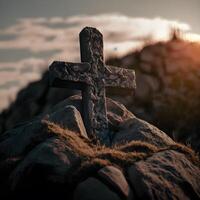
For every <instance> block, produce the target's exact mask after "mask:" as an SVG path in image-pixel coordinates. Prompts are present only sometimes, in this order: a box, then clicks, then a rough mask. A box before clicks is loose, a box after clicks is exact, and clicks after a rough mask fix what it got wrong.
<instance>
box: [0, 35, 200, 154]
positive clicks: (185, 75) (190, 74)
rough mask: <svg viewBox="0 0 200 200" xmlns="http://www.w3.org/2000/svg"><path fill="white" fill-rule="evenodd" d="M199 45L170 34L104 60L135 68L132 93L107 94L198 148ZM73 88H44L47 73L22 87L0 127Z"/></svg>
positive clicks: (44, 108)
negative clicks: (134, 82)
mask: <svg viewBox="0 0 200 200" xmlns="http://www.w3.org/2000/svg"><path fill="white" fill-rule="evenodd" d="M199 55H200V44H198V43H191V42H188V41H183V40H180V39H179V38H177V37H173V38H172V39H171V40H170V41H168V42H159V43H156V44H149V45H147V46H145V47H144V48H143V49H142V50H141V51H138V52H132V53H130V54H129V55H127V56H125V57H123V58H112V59H110V60H108V61H107V63H108V64H112V65H116V66H120V67H128V68H133V69H134V70H135V71H136V79H137V89H136V94H135V96H134V97H133V96H128V95H127V96H126V93H123V91H122V94H123V97H121V96H116V94H115V89H108V90H107V96H109V97H111V98H113V99H116V100H118V101H120V102H121V103H123V104H124V105H126V107H127V108H128V109H129V110H130V111H132V112H133V113H134V114H135V115H136V116H138V117H141V118H142V119H144V120H147V121H148V122H151V123H153V124H154V125H156V126H157V127H159V128H160V129H161V130H163V131H165V132H166V133H167V134H168V135H169V136H170V137H172V138H173V139H175V140H176V141H178V142H183V143H185V144H187V145H188V144H189V145H191V146H192V147H193V148H194V149H195V150H196V151H199V152H200V125H199V119H200V111H199V108H200V57H199ZM77 93H78V91H77V92H74V91H71V90H67V89H56V88H49V87H48V72H46V73H45V74H44V75H43V77H42V79H41V80H40V81H37V82H33V83H31V84H29V85H28V86H27V87H26V88H24V89H23V90H21V91H20V92H19V94H18V96H17V99H16V101H15V102H14V103H13V104H12V105H10V107H9V108H8V109H6V110H4V112H2V113H1V115H0V131H1V133H3V132H4V131H5V130H8V129H10V128H13V127H14V126H15V125H16V124H17V123H21V122H24V121H26V120H30V119H32V117H33V116H36V115H38V114H40V113H45V112H47V111H48V110H49V108H51V107H52V106H53V105H55V104H57V103H58V102H60V101H61V100H63V99H65V98H66V97H68V96H71V95H73V94H77Z"/></svg>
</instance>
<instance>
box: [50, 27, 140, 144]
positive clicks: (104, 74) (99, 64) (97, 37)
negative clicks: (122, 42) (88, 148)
mask: <svg viewBox="0 0 200 200" xmlns="http://www.w3.org/2000/svg"><path fill="white" fill-rule="evenodd" d="M79 39H80V50H81V63H71V62H60V61H54V62H53V63H52V64H51V65H50V67H49V74H50V85H51V86H56V87H67V88H71V89H79V90H81V91H82V110H83V112H82V117H83V121H84V124H85V127H86V131H87V133H88V135H89V136H90V137H95V138H96V139H98V140H99V141H100V142H101V143H104V144H105V143H108V142H109V141H108V140H109V135H108V118H107V114H106V112H107V108H106V95H105V87H108V86H110V87H121V88H128V89H135V85H136V84H135V72H134V71H133V70H129V69H124V68H118V67H111V66H106V65H105V63H104V59H103V36H102V34H101V33H100V32H99V31H98V30H97V29H95V28H90V27H85V28H84V29H83V30H82V31H81V32H80V35H79Z"/></svg>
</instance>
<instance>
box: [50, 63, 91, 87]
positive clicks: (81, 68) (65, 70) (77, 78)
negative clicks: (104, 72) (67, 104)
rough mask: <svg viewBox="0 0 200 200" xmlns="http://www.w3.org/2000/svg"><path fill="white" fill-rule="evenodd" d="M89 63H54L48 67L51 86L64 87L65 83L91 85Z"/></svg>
mask: <svg viewBox="0 0 200 200" xmlns="http://www.w3.org/2000/svg"><path fill="white" fill-rule="evenodd" d="M89 70H90V64H89V63H70V62H60V61H54V62H53V63H52V64H51V65H50V67H49V80H50V85H51V86H55V85H56V86H58V87H64V83H65V82H75V83H76V82H77V83H86V84H88V85H90V84H92V82H91V78H90V77H91V76H90V75H89Z"/></svg>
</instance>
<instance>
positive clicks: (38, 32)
mask: <svg viewBox="0 0 200 200" xmlns="http://www.w3.org/2000/svg"><path fill="white" fill-rule="evenodd" d="M85 26H93V27H96V28H98V29H99V30H100V31H101V32H102V33H103V36H104V47H105V49H104V50H105V57H109V56H115V55H117V56H122V55H124V54H126V53H127V52H129V51H130V50H134V49H138V48H141V47H142V46H143V45H144V44H145V42H146V41H148V40H152V41H158V40H167V39H169V36H170V33H171V29H172V28H173V27H175V28H178V29H180V30H181V31H183V32H188V31H189V30H190V26H189V25H188V24H185V23H181V22H177V21H170V20H166V19H162V18H154V19H148V18H133V17H128V16H124V15H121V14H117V13H115V14H101V15H96V16H88V15H82V16H72V17H68V18H64V17H51V18H43V17H40V18H24V19H19V20H18V21H17V23H16V24H14V25H12V26H10V27H7V28H4V29H0V36H11V37H10V38H8V39H3V40H0V51H1V50H2V51H3V50H9V49H10V50H12V52H13V50H16V51H19V50H26V51H28V52H30V54H31V56H30V57H24V58H21V60H19V61H17V62H14V61H12V55H9V58H10V61H9V62H0V80H1V82H2V84H6V81H10V79H15V80H18V81H19V86H18V90H19V89H20V88H21V87H22V86H24V85H25V84H27V83H28V82H30V81H32V80H35V79H38V78H39V77H40V74H41V71H43V70H44V69H46V68H47V66H48V65H49V64H50V63H51V62H52V61H53V60H66V61H79V60H80V55H79V42H78V34H79V32H80V30H81V29H82V28H83V27H85ZM192 36H193V38H198V36H197V35H195V34H190V37H192ZM49 51H52V52H53V53H52V54H51V55H50V56H49V57H47V58H45V59H44V58H43V57H42V55H43V53H44V52H49ZM36 53H37V55H38V54H41V57H39V58H38V57H34V55H35V54H36ZM13 67H14V68H15V70H13V71H12V72H11V71H9V70H8V71H7V72H6V73H7V75H6V76H5V72H4V71H3V69H6V68H9V69H12V68H13ZM9 73H10V76H9ZM22 77H23V78H22ZM4 81H5V83H4ZM7 85H8V84H7ZM14 91H15V92H13V95H15V94H16V91H17V90H16V89H15V90H14ZM7 94H8V97H9V95H10V94H11V93H10V92H9V91H8V92H7ZM2 95H4V99H5V90H3V89H2V87H1V85H0V99H1V97H2ZM9 98H10V97H9ZM12 98H13V97H12ZM0 107H2V106H1V102H0Z"/></svg>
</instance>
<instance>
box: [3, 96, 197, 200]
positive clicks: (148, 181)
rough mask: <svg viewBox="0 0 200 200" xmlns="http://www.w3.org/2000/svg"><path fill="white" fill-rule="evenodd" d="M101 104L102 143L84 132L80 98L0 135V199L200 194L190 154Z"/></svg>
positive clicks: (124, 111)
mask: <svg viewBox="0 0 200 200" xmlns="http://www.w3.org/2000/svg"><path fill="white" fill-rule="evenodd" d="M107 106H108V119H109V127H110V129H109V130H110V135H111V138H112V145H111V146H108V147H105V146H101V145H99V144H98V143H97V144H95V143H92V141H91V140H90V138H89V137H88V136H87V133H86V131H85V128H84V125H83V122H82V117H81V114H82V113H81V112H82V111H81V98H80V96H73V97H71V98H68V99H66V100H65V101H63V102H61V103H59V104H58V105H56V106H55V107H53V108H51V109H48V110H47V111H46V112H44V113H43V114H41V115H39V116H37V117H36V118H34V119H32V120H31V121H29V122H27V123H24V124H21V125H19V126H17V127H15V128H14V129H11V130H9V131H7V132H6V133H4V134H2V135H1V137H0V175H1V180H0V187H1V189H2V190H1V192H0V197H1V199H5V198H8V197H9V198H13V199H16V198H20V199H27V198H28V199H41V198H45V199H75V200H78V199H85V200H86V199H87V200H89V199H91V200H92V199H95V200H98V199H108V200H111V199H112V200H115V199H116V200H124V199H138V200H139V199H169V198H171V199H199V198H200V162H199V158H198V157H197V156H196V154H195V153H194V152H193V151H192V150H191V149H190V148H188V147H186V146H184V145H180V144H177V143H175V142H174V141H173V140H172V139H171V138H170V137H168V136H167V135H166V134H165V133H164V132H162V131H160V130H159V129H157V128H156V127H154V126H153V125H151V124H149V123H147V122H145V121H143V120H140V119H138V118H137V117H136V116H135V115H133V114H132V113H131V112H130V111H128V110H127V109H126V108H125V107H124V106H123V105H121V104H119V103H117V102H115V101H113V100H111V99H107Z"/></svg>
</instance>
